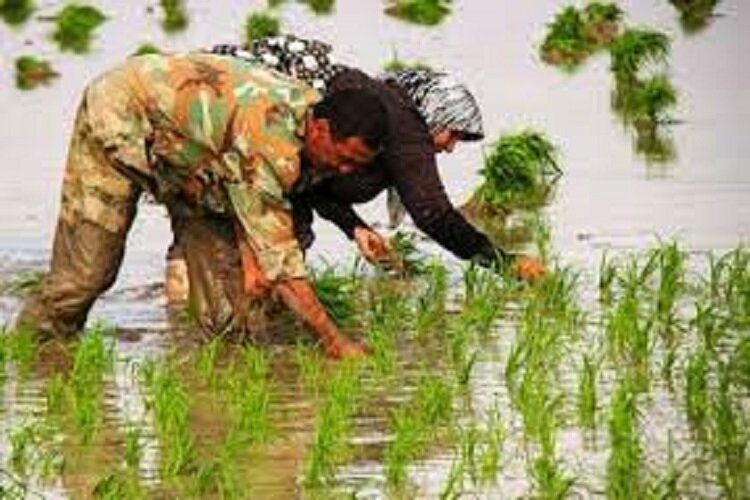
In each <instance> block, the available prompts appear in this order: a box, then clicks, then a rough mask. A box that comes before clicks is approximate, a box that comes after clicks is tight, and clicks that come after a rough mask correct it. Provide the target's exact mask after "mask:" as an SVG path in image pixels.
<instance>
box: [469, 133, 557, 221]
mask: <svg viewBox="0 0 750 500" xmlns="http://www.w3.org/2000/svg"><path fill="white" fill-rule="evenodd" d="M480 173H481V175H482V177H483V181H482V184H481V185H480V186H479V188H478V189H477V190H476V191H475V192H474V194H473V195H472V198H471V200H470V201H469V203H468V207H467V208H469V209H471V210H478V211H479V212H484V213H489V214H491V213H503V212H507V211H509V210H511V209H514V208H533V207H538V206H540V205H542V204H543V203H544V202H545V201H546V199H547V197H548V196H549V194H550V192H551V190H552V187H553V184H554V181H555V180H556V179H557V177H558V176H559V175H560V174H561V171H560V168H559V167H558V164H557V150H556V148H555V147H554V146H553V145H552V143H550V142H549V141H548V140H547V138H546V137H545V136H544V135H543V134H540V133H538V132H534V131H525V132H521V133H519V134H515V135H509V136H504V137H501V138H500V140H498V141H497V142H496V143H495V144H493V145H492V146H491V151H490V154H489V155H488V156H486V157H485V160H484V168H483V169H482V170H481V171H480Z"/></svg>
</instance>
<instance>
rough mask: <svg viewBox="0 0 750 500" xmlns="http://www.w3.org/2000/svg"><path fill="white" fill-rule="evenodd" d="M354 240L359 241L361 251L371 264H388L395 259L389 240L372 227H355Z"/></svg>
mask: <svg viewBox="0 0 750 500" xmlns="http://www.w3.org/2000/svg"><path fill="white" fill-rule="evenodd" d="M354 241H355V242H356V243H357V247H359V251H360V252H362V255H363V256H364V257H365V259H367V261H368V262H369V263H371V264H375V265H379V264H385V265H388V264H389V263H390V262H392V261H393V260H394V259H393V256H392V252H391V247H390V245H389V244H388V241H387V240H386V239H385V238H383V237H382V236H381V235H380V234H379V233H377V232H376V231H373V230H372V229H369V228H366V227H361V226H358V227H356V228H355V229H354Z"/></svg>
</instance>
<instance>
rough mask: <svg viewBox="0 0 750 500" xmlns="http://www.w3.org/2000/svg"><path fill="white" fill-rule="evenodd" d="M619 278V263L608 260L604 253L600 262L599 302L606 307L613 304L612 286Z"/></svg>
mask: <svg viewBox="0 0 750 500" xmlns="http://www.w3.org/2000/svg"><path fill="white" fill-rule="evenodd" d="M616 277H617V263H616V262H615V261H612V260H610V259H609V258H608V256H607V252H602V258H601V260H600V261H599V302H601V303H602V304H603V305H605V306H609V305H611V304H612V298H613V289H612V285H613V283H614V281H615V278H616Z"/></svg>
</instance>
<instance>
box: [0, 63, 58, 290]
mask: <svg viewBox="0 0 750 500" xmlns="http://www.w3.org/2000/svg"><path fill="white" fill-rule="evenodd" d="M22 59H28V61H26V60H24V61H21V60H22ZM19 62H20V64H21V65H23V66H24V68H23V70H24V71H27V70H30V69H34V70H36V69H37V63H38V62H42V61H41V60H39V59H36V58H34V57H29V56H25V57H20V58H19V59H17V60H16V71H17V72H18V73H19V74H18V76H20V72H21V68H19ZM24 83H26V82H24ZM28 83H34V84H35V85H36V84H38V83H43V82H28ZM16 84H17V85H18V87H19V88H23V87H21V82H19V81H18V80H16ZM29 88H32V87H29ZM46 275H47V273H45V272H44V271H26V272H23V273H21V274H19V275H18V276H16V277H15V278H13V279H12V280H11V281H9V282H8V283H4V284H3V285H2V286H0V292H1V293H8V294H11V295H14V296H17V297H27V296H29V295H33V294H35V293H37V292H39V290H41V286H42V280H43V279H44V277H45V276H46Z"/></svg>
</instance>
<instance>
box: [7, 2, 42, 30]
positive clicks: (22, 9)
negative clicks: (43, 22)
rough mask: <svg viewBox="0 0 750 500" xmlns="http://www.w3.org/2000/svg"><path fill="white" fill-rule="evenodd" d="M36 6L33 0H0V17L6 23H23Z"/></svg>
mask: <svg viewBox="0 0 750 500" xmlns="http://www.w3.org/2000/svg"><path fill="white" fill-rule="evenodd" d="M35 9H36V6H35V5H34V1H33V0H2V1H0V17H2V18H3V21H5V22H6V23H8V24H11V25H16V24H22V23H24V22H25V21H26V20H27V19H28V18H29V17H30V16H31V14H32V13H33V12H34V10H35Z"/></svg>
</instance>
